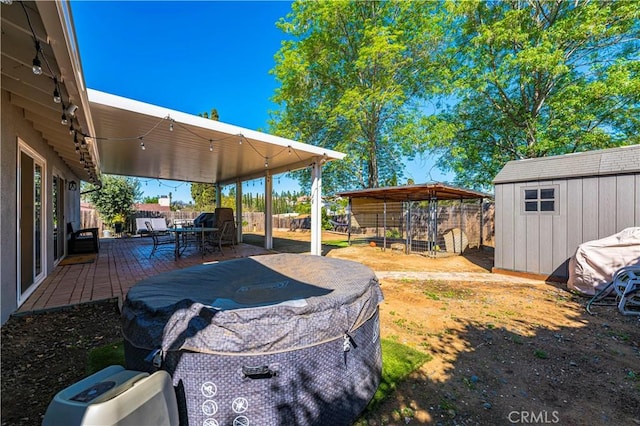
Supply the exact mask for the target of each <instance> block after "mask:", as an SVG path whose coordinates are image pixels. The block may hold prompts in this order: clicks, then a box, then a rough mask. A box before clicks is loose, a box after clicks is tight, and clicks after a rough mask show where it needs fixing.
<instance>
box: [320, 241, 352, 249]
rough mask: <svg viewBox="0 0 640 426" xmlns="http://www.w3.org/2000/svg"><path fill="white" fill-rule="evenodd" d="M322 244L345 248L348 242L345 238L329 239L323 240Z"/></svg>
mask: <svg viewBox="0 0 640 426" xmlns="http://www.w3.org/2000/svg"><path fill="white" fill-rule="evenodd" d="M322 245H324V246H331V247H337V248H345V247H349V242H348V241H347V240H329V241H323V242H322Z"/></svg>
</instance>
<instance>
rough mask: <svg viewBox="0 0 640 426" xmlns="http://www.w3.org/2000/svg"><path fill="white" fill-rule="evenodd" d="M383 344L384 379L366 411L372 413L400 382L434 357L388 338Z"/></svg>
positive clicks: (382, 341) (383, 340) (382, 340)
mask: <svg viewBox="0 0 640 426" xmlns="http://www.w3.org/2000/svg"><path fill="white" fill-rule="evenodd" d="M381 344H382V380H381V381H380V386H379V387H378V390H377V391H376V393H375V395H374V396H373V399H371V402H369V405H368V406H367V409H366V411H365V413H370V412H371V411H373V410H375V408H376V407H377V406H378V405H379V404H380V403H381V402H382V401H383V400H384V399H385V398H386V397H387V396H389V395H391V394H392V393H393V391H395V389H396V388H397V387H398V383H400V382H401V381H402V380H404V379H405V378H406V377H407V376H408V375H409V374H411V373H412V372H413V371H415V370H416V369H417V368H418V367H420V366H421V365H422V364H424V363H425V362H427V361H431V360H432V359H433V357H432V356H431V355H429V354H425V353H423V352H420V351H417V350H415V349H413V348H410V347H408V346H405V345H402V344H400V343H397V342H394V341H392V340H388V339H381Z"/></svg>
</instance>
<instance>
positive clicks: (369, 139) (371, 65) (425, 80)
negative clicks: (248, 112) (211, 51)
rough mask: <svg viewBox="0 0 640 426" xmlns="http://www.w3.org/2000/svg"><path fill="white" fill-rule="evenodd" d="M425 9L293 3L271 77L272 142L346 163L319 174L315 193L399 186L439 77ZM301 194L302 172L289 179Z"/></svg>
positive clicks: (419, 4) (430, 15) (430, 11)
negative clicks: (326, 151) (340, 155)
mask: <svg viewBox="0 0 640 426" xmlns="http://www.w3.org/2000/svg"><path fill="white" fill-rule="evenodd" d="M437 7H439V4H438V3H435V2H431V1H411V2H408V1H407V2H404V1H387V2H378V1H344V0H340V1H331V2H309V1H296V2H294V3H293V5H292V12H291V13H290V14H288V15H287V16H286V18H284V19H281V20H280V21H279V22H278V27H279V28H280V29H281V30H282V31H283V32H284V33H285V34H286V35H287V36H288V37H287V40H286V41H284V42H283V44H282V48H281V49H280V51H279V52H278V53H277V55H276V58H275V59H276V66H275V68H274V69H273V70H272V71H271V72H272V74H273V75H275V77H276V79H277V80H278V81H279V82H280V84H281V86H280V87H279V88H278V89H277V90H276V93H275V95H274V98H273V100H274V101H275V102H276V103H277V104H279V105H280V107H281V108H280V109H279V110H278V111H276V112H275V113H274V116H273V119H272V121H271V123H270V126H271V130H272V131H273V132H274V133H277V134H280V135H282V136H285V137H289V138H292V139H295V140H300V141H303V142H306V143H311V144H314V145H318V146H323V147H326V148H330V149H335V150H338V151H341V152H345V153H347V154H348V156H347V157H346V159H345V160H343V161H334V162H330V163H329V164H328V165H327V166H325V167H324V171H323V187H325V189H326V190H327V192H328V193H332V192H335V191H337V190H341V189H353V188H369V187H378V186H380V185H381V184H388V183H390V182H397V180H398V177H402V175H403V168H404V165H403V164H402V162H401V159H402V158H403V156H408V157H412V156H413V155H414V154H415V153H416V152H419V151H422V150H423V149H424V148H425V144H424V140H425V139H424V126H423V124H424V120H423V118H422V112H421V111H422V108H423V107H424V105H423V104H422V103H421V102H420V101H421V100H422V99H423V98H424V97H426V96H428V95H429V94H430V93H431V91H432V90H435V86H434V85H435V83H436V82H437V81H439V80H440V78H441V76H442V74H443V73H444V72H445V71H446V67H442V66H441V65H442V63H439V62H436V61H435V55H436V53H437V51H438V47H439V46H440V41H441V40H442V39H443V38H442V37H441V35H442V34H440V33H439V31H442V29H441V27H439V26H437V25H435V23H436V21H435V19H436V17H437V15H436V14H435V13H434V9H436V8H437ZM295 176H296V177H298V178H299V179H300V181H301V184H302V185H303V186H309V175H308V172H303V173H298V174H296V175H295Z"/></svg>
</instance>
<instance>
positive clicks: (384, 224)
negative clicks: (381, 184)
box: [376, 198, 387, 251]
mask: <svg viewBox="0 0 640 426" xmlns="http://www.w3.org/2000/svg"><path fill="white" fill-rule="evenodd" d="M382 205H383V206H384V207H383V209H382V232H383V236H382V251H385V250H386V249H387V199H386V198H385V199H384V200H382ZM376 225H377V223H376Z"/></svg>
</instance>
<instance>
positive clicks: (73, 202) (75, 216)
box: [0, 90, 80, 324]
mask: <svg viewBox="0 0 640 426" xmlns="http://www.w3.org/2000/svg"><path fill="white" fill-rule="evenodd" d="M0 97H1V109H0V111H1V112H2V113H1V114H0V116H1V117H0V124H1V129H0V137H1V138H2V139H1V143H0V190H1V192H0V193H1V197H0V227H1V229H0V235H1V237H2V238H1V242H0V278H1V287H0V308H1V311H0V323H2V324H4V322H5V321H6V320H7V319H8V318H9V315H11V313H13V312H14V311H15V310H16V309H17V308H18V306H17V294H16V293H17V267H18V265H17V261H18V257H17V246H18V245H17V241H18V237H17V217H18V215H17V213H18V212H17V205H18V202H17V197H18V194H17V158H18V138H20V139H21V140H22V141H23V142H25V143H27V144H28V145H29V146H30V147H31V148H32V149H33V150H35V151H36V152H37V153H38V154H39V155H41V156H42V157H44V159H45V162H46V166H45V176H44V177H45V179H44V180H45V185H46V186H45V194H46V195H45V204H44V209H43V212H45V213H46V214H45V218H46V219H45V224H44V226H45V229H44V231H45V232H46V241H45V244H46V259H45V263H44V264H45V268H46V269H45V271H46V274H50V273H51V272H52V271H53V268H54V259H53V217H52V203H51V201H52V200H51V194H52V191H53V186H52V182H53V172H54V170H56V171H57V172H58V173H59V174H60V175H61V177H63V178H64V179H66V180H72V179H73V180H75V181H76V182H79V181H80V180H79V178H78V177H77V176H75V174H73V172H71V170H70V169H69V168H68V167H67V166H66V164H65V163H64V162H63V161H62V160H61V159H60V157H59V156H58V155H57V154H56V153H55V151H54V150H53V149H51V147H50V146H49V145H48V144H47V143H46V142H45V141H43V139H42V135H41V134H40V133H39V132H37V131H36V130H35V129H34V128H33V126H32V125H31V124H30V123H29V122H28V121H27V120H26V119H25V118H24V114H23V111H22V109H20V108H17V107H15V106H13V105H12V104H11V102H10V95H9V93H8V92H7V91H5V90H2V91H1V94H0ZM69 143H72V141H70V142H69ZM65 191H66V192H65V222H69V221H76V222H78V223H79V220H80V191H68V190H66V188H65Z"/></svg>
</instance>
